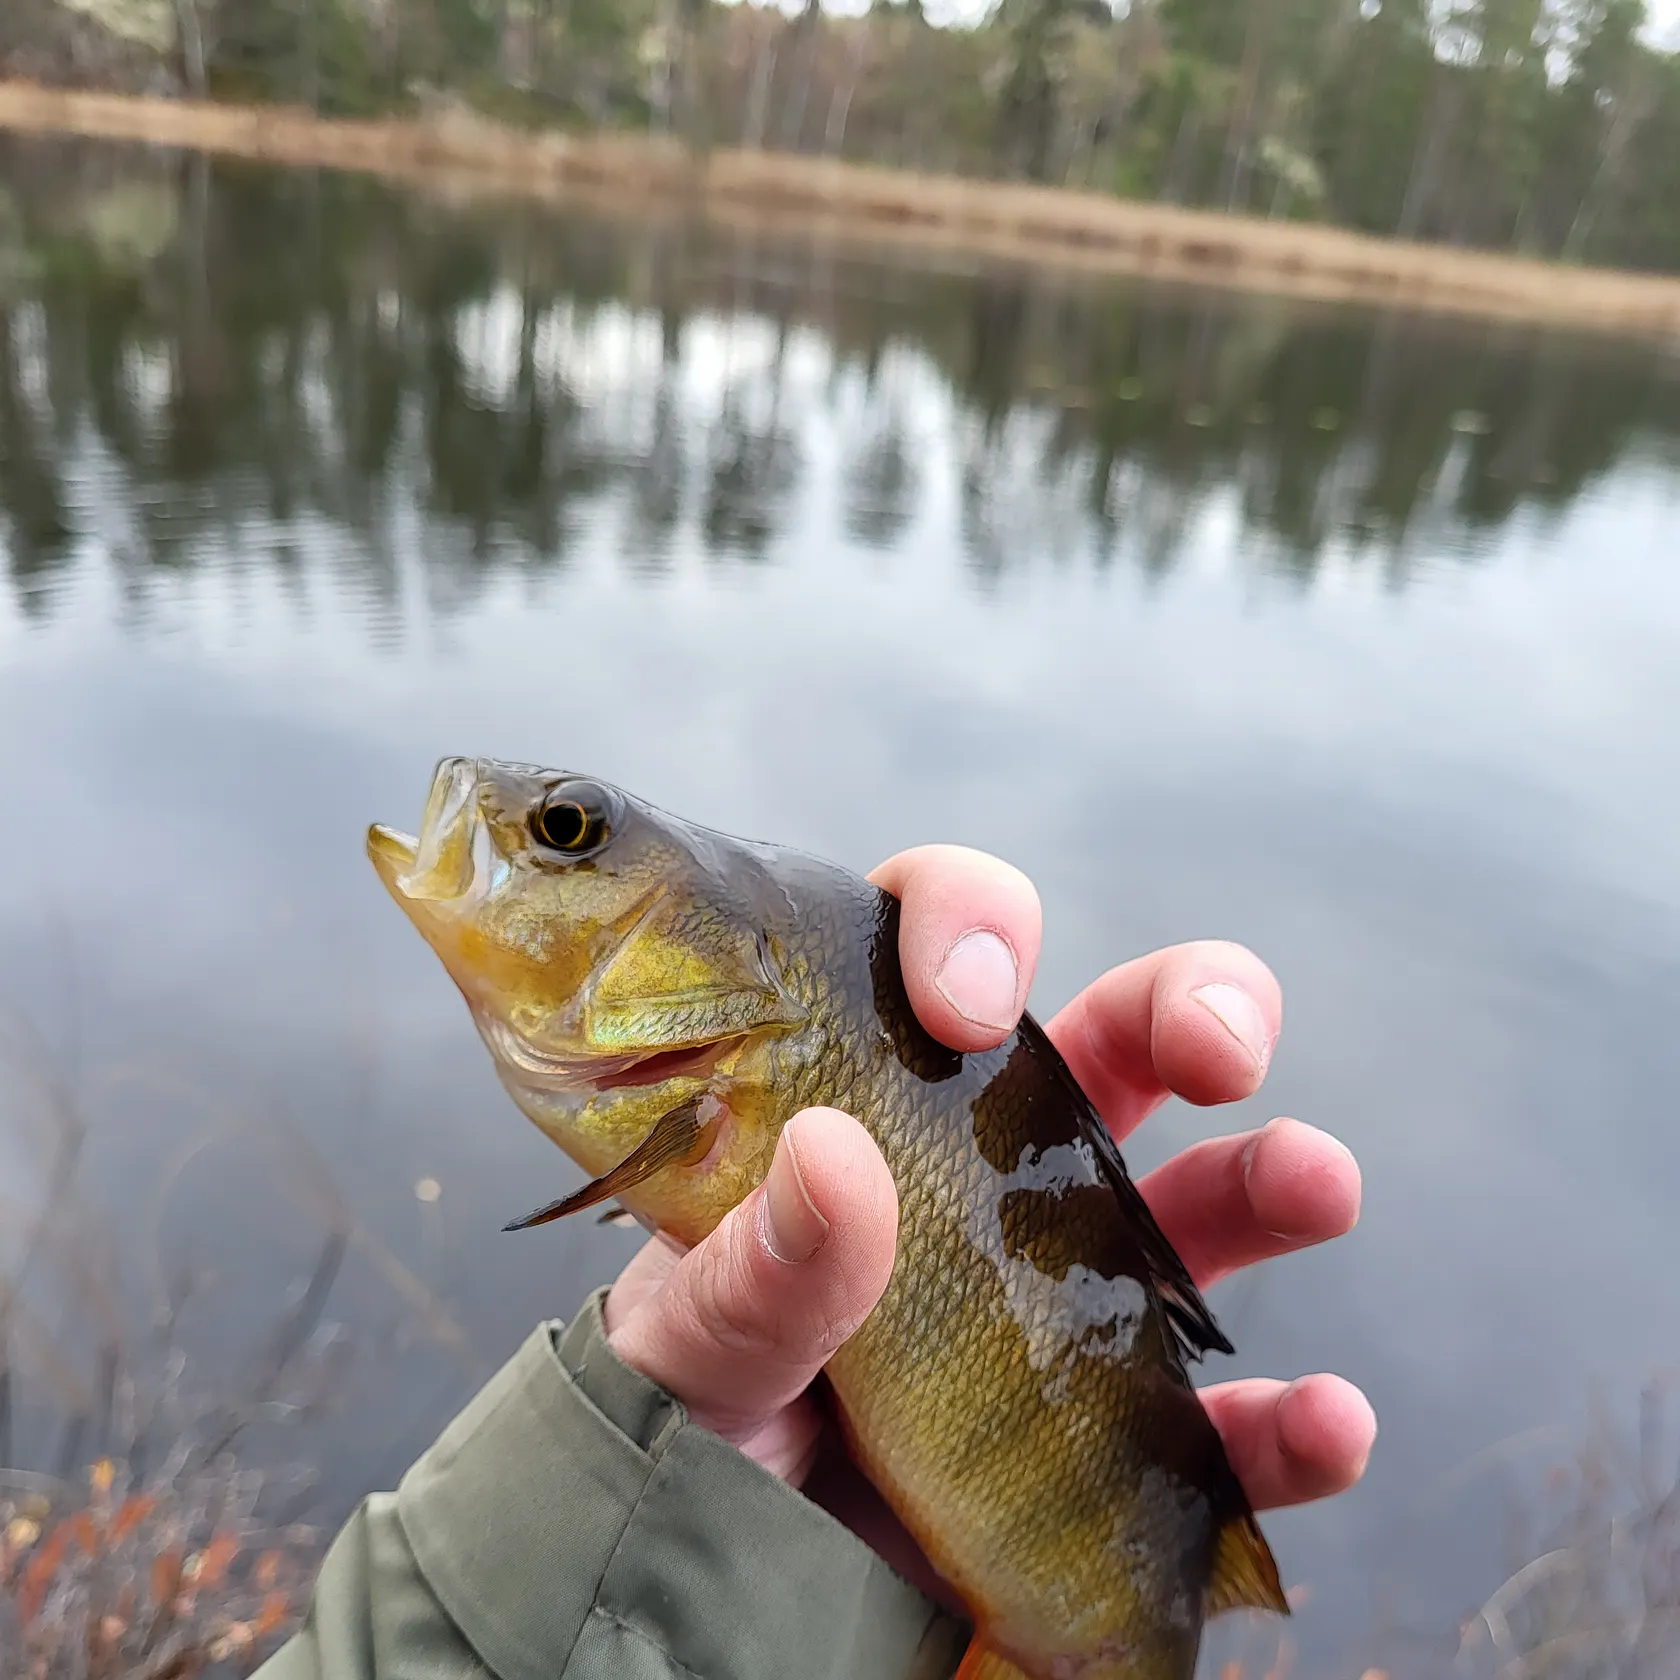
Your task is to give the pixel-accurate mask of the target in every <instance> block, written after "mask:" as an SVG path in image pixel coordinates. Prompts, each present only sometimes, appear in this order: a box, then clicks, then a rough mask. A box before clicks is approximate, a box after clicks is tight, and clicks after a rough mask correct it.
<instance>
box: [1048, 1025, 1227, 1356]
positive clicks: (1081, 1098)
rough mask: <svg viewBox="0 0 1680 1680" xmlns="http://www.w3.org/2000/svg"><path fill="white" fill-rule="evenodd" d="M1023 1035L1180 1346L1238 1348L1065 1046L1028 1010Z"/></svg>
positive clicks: (1193, 1350) (1196, 1351) (1200, 1350)
mask: <svg viewBox="0 0 1680 1680" xmlns="http://www.w3.org/2000/svg"><path fill="white" fill-rule="evenodd" d="M1019 1032H1020V1036H1021V1037H1022V1039H1024V1040H1025V1041H1026V1042H1027V1043H1029V1044H1030V1045H1031V1046H1032V1048H1033V1050H1034V1052H1035V1053H1036V1054H1038V1055H1040V1056H1042V1057H1044V1058H1045V1060H1046V1063H1047V1065H1049V1066H1050V1067H1051V1068H1053V1069H1054V1070H1055V1073H1056V1076H1057V1078H1058V1079H1059V1080H1060V1081H1061V1083H1062V1085H1063V1086H1064V1087H1065V1088H1066V1090H1067V1093H1068V1097H1069V1099H1070V1100H1071V1102H1072V1104H1073V1111H1074V1114H1075V1116H1076V1117H1077V1120H1078V1125H1079V1135H1080V1137H1081V1138H1082V1139H1083V1140H1084V1141H1085V1143H1086V1144H1088V1145H1089V1146H1090V1150H1091V1153H1092V1155H1093V1156H1094V1157H1095V1158H1096V1163H1097V1167H1098V1169H1099V1170H1100V1171H1101V1173H1102V1176H1103V1178H1104V1179H1105V1180H1106V1181H1107V1183H1108V1187H1109V1189H1111V1190H1112V1191H1113V1192H1114V1198H1115V1200H1116V1201H1117V1202H1119V1204H1120V1211H1121V1212H1122V1213H1123V1214H1124V1215H1125V1217H1126V1222H1127V1225H1128V1226H1129V1228H1130V1229H1131V1232H1132V1235H1133V1237H1134V1238H1135V1239H1136V1242H1137V1245H1138V1250H1139V1252H1140V1253H1141V1254H1142V1256H1143V1260H1144V1263H1145V1265H1147V1266H1148V1268H1149V1272H1150V1276H1151V1277H1152V1278H1153V1279H1154V1281H1155V1285H1156V1288H1157V1289H1158V1290H1159V1292H1160V1295H1161V1304H1162V1306H1163V1307H1164V1308H1165V1309H1166V1314H1167V1318H1168V1320H1169V1322H1170V1323H1171V1325H1172V1329H1173V1334H1174V1336H1175V1337H1176V1338H1177V1341H1178V1345H1179V1349H1180V1351H1181V1352H1182V1353H1183V1355H1184V1357H1185V1358H1187V1359H1195V1360H1200V1359H1201V1357H1202V1356H1203V1354H1206V1353H1235V1352H1236V1349H1235V1348H1233V1347H1232V1346H1231V1343H1230V1341H1229V1340H1228V1339H1227V1338H1226V1335H1225V1332H1224V1331H1223V1330H1221V1329H1220V1328H1219V1326H1218V1324H1217V1323H1216V1322H1215V1321H1214V1317H1213V1313H1212V1312H1211V1311H1210V1310H1209V1308H1208V1304H1207V1302H1206V1301H1204V1300H1203V1299H1202V1292H1201V1291H1200V1290H1199V1289H1198V1288H1197V1287H1196V1281H1195V1279H1194V1278H1192V1277H1191V1276H1190V1270H1189V1268H1188V1267H1187V1266H1186V1265H1185V1264H1184V1262H1183V1261H1182V1260H1181V1259H1179V1257H1178V1251H1177V1250H1176V1249H1175V1248H1174V1247H1173V1245H1172V1244H1171V1243H1170V1242H1168V1240H1167V1235H1166V1232H1164V1231H1163V1230H1162V1229H1161V1227H1160V1226H1159V1225H1157V1224H1156V1223H1155V1215H1154V1214H1152V1213H1151V1212H1150V1211H1149V1204H1148V1203H1147V1202H1146V1201H1145V1200H1144V1199H1143V1196H1142V1195H1141V1194H1140V1193H1139V1191H1138V1187H1137V1186H1136V1185H1135V1184H1134V1183H1133V1182H1132V1175H1131V1174H1130V1173H1129V1172H1127V1170H1126V1162H1125V1158H1124V1157H1123V1156H1122V1155H1121V1153H1120V1146H1119V1144H1117V1143H1116V1142H1115V1141H1114V1134H1113V1133H1112V1132H1110V1131H1109V1129H1108V1127H1107V1126H1105V1125H1104V1124H1103V1119H1102V1116H1101V1115H1100V1114H1098V1113H1097V1111H1096V1107H1095V1106H1094V1105H1093V1103H1092V1102H1091V1099H1090V1098H1089V1097H1088V1096H1086V1095H1085V1092H1084V1089H1083V1088H1082V1087H1081V1085H1080V1083H1079V1081H1078V1080H1077V1079H1075V1078H1074V1077H1073V1069H1072V1068H1070V1067H1069V1066H1068V1065H1067V1063H1066V1062H1065V1061H1064V1060H1063V1059H1062V1055H1061V1052H1060V1051H1059V1050H1057V1048H1056V1047H1055V1045H1054V1044H1052V1043H1051V1042H1050V1039H1049V1036H1048V1035H1047V1034H1046V1033H1045V1031H1044V1029H1043V1028H1042V1027H1041V1026H1040V1025H1039V1024H1038V1022H1037V1021H1035V1020H1034V1019H1033V1018H1032V1016H1030V1015H1023V1016H1022V1017H1021V1025H1020V1028H1019Z"/></svg>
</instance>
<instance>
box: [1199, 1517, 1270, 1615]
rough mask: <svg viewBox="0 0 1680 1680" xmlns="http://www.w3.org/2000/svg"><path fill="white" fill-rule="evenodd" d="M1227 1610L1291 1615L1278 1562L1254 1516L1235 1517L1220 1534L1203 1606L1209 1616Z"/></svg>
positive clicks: (1204, 1611)
mask: <svg viewBox="0 0 1680 1680" xmlns="http://www.w3.org/2000/svg"><path fill="white" fill-rule="evenodd" d="M1227 1610H1276V1611H1277V1612H1278V1614H1279V1615H1283V1616H1287V1615H1288V1614H1289V1599H1288V1598H1287V1597H1286V1596H1285V1594H1284V1590H1283V1582H1282V1581H1281V1580H1280V1579H1279V1577H1278V1566H1277V1559H1276V1558H1274V1557H1273V1556H1272V1548H1271V1547H1270V1546H1269V1545H1267V1544H1266V1536H1265V1535H1264V1534H1262V1533H1261V1532H1260V1524H1259V1523H1258V1522H1256V1521H1255V1519H1254V1515H1253V1513H1252V1512H1245V1513H1244V1514H1243V1515H1242V1516H1240V1517H1233V1518H1232V1519H1231V1520H1230V1521H1229V1522H1228V1523H1226V1525H1225V1526H1224V1527H1223V1528H1222V1529H1220V1531H1219V1540H1218V1542H1217V1544H1216V1546H1215V1549H1214V1554H1213V1579H1212V1580H1211V1581H1209V1582H1208V1589H1207V1595H1206V1597H1205V1599H1204V1600H1203V1603H1202V1613H1203V1615H1205V1616H1209V1617H1212V1616H1218V1615H1222V1614H1223V1613H1224V1612H1225V1611H1227Z"/></svg>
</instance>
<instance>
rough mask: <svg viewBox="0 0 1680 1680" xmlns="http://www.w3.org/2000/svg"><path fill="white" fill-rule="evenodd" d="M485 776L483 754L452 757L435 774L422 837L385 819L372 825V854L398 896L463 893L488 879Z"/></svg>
mask: <svg viewBox="0 0 1680 1680" xmlns="http://www.w3.org/2000/svg"><path fill="white" fill-rule="evenodd" d="M479 782H480V765H479V761H478V760H477V759H475V758H446V759H444V760H443V762H442V763H441V764H439V765H438V768H437V774H436V775H435V776H433V778H432V786H431V791H430V793H428V794H427V796H426V810H425V814H424V815H423V816H422V817H421V819H420V834H419V837H418V838H415V837H414V836H412V835H408V834H404V833H402V832H401V831H400V830H398V829H395V828H388V827H386V825H385V824H384V823H375V824H374V825H373V827H372V828H370V829H369V830H368V836H367V851H368V857H369V858H370V859H371V860H372V862H373V866H374V868H375V869H377V870H378V871H379V876H380V879H381V880H383V881H384V883H385V885H386V887H387V888H388V889H389V891H390V892H391V893H392V895H393V896H394V897H396V898H398V899H400V900H403V901H406V902H408V903H417V902H420V903H423V902H427V901H432V902H436V901H439V900H451V899H460V898H464V897H467V896H468V895H469V894H471V893H472V892H473V891H474V889H475V888H476V887H479V886H481V885H482V884H483V883H484V882H485V880H486V878H487V875H488V871H489V866H490V864H491V861H492V860H491V857H490V849H491V848H490V834H489V830H488V828H487V827H486V826H485V823H484V817H483V813H482V812H481V811H480V809H479V803H478V789H479Z"/></svg>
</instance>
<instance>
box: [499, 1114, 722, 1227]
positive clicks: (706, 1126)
mask: <svg viewBox="0 0 1680 1680" xmlns="http://www.w3.org/2000/svg"><path fill="white" fill-rule="evenodd" d="M702 1110H710V1111H711V1112H710V1114H709V1115H708V1117H707V1118H705V1119H702V1118H701V1114H702ZM716 1110H717V1105H716V1104H715V1103H710V1102H708V1101H707V1093H706V1092H701V1093H700V1095H699V1096H696V1097H690V1098H689V1100H688V1101H687V1102H685V1103H681V1104H679V1105H678V1106H677V1107H676V1108H673V1109H672V1110H671V1111H670V1113H669V1114H664V1115H661V1116H660V1117H659V1119H658V1120H656V1121H655V1122H654V1125H653V1130H652V1131H650V1132H649V1133H648V1135H647V1136H646V1137H645V1138H643V1139H642V1141H641V1142H640V1143H638V1144H637V1145H636V1147H635V1148H634V1149H632V1150H631V1151H630V1153H629V1154H628V1155H626V1156H625V1157H624V1159H623V1160H622V1161H620V1162H619V1163H618V1165H617V1166H616V1167H614V1168H613V1169H612V1171H611V1172H608V1173H603V1174H602V1175H601V1177H600V1178H597V1179H595V1180H594V1181H593V1182H592V1183H590V1184H586V1185H584V1187H583V1188H582V1189H581V1190H574V1191H573V1192H572V1194H571V1195H569V1196H563V1197H562V1198H561V1199H560V1200H559V1201H557V1202H550V1203H549V1204H548V1205H547V1207H540V1208H538V1209H537V1211H536V1212H535V1213H528V1214H526V1215H525V1217H524V1218H523V1219H515V1220H514V1221H513V1222H512V1223H511V1224H508V1225H504V1226H503V1227H502V1229H503V1230H504V1231H528V1230H530V1229H531V1228H532V1226H534V1225H547V1224H549V1223H550V1222H551V1221H552V1220H555V1219H564V1218H565V1217H566V1215H567V1214H568V1213H581V1212H582V1211H583V1209H585V1208H588V1207H594V1206H595V1205H596V1204H597V1203H598V1202H604V1201H608V1200H610V1199H611V1198H612V1197H614V1196H618V1195H622V1194H623V1193H624V1192H625V1191H626V1190H633V1189H634V1188H635V1187H636V1186H637V1185H638V1184H642V1183H644V1182H645V1181H646V1180H648V1179H650V1178H652V1177H653V1175H654V1174H655V1173H657V1172H662V1171H663V1170H664V1169H665V1168H666V1167H670V1166H679V1165H684V1164H688V1163H691V1162H694V1161H698V1160H700V1159H701V1158H702V1157H703V1156H704V1155H705V1153H706V1151H707V1150H708V1149H710V1148H711V1146H712V1140H713V1138H715V1137H716V1136H717V1125H718V1115H717V1112H716Z"/></svg>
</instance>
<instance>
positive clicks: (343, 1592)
mask: <svg viewBox="0 0 1680 1680" xmlns="http://www.w3.org/2000/svg"><path fill="white" fill-rule="evenodd" d="M601 1299H602V1297H601V1295H596V1296H593V1297H591V1299H590V1300H589V1302H588V1303H587V1305H586V1306H585V1307H584V1310H583V1311H582V1312H581V1313H580V1314H579V1315H578V1317H577V1318H576V1319H575V1320H574V1321H573V1323H572V1324H571V1325H570V1326H569V1327H566V1328H564V1329H562V1327H560V1326H559V1325H555V1324H549V1325H544V1326H542V1327H541V1328H540V1329H538V1330H537V1331H536V1332H535V1333H534V1334H533V1335H532V1336H531V1337H530V1339H529V1340H528V1341H527V1342H526V1343H525V1345H524V1346H523V1347H522V1348H521V1349H520V1350H519V1352H518V1353H517V1354H516V1355H515V1356H514V1357H513V1359H511V1360H510V1361H509V1362H508V1364H507V1365H506V1366H504V1367H503V1368H502V1370H501V1371H500V1372H498V1373H497V1375H496V1376H494V1377H493V1378H492V1379H491V1380H490V1382H489V1383H488V1384H487V1385H486V1386H485V1387H484V1389H483V1390H482V1391H481V1392H480V1393H479V1394H478V1395H477V1396H476V1397H475V1398H474V1399H473V1400H472V1401H471V1402H470V1403H469V1404H468V1406H467V1407H466V1409H465V1410H464V1411H463V1412H462V1413H461V1415H460V1416H459V1417H458V1418H456V1420H455V1421H454V1422H453V1423H452V1424H451V1425H450V1426H449V1428H448V1429H447V1430H445V1431H444V1433H443V1435H442V1436H441V1437H440V1438H439V1439H438V1441H437V1442H436V1444H435V1445H434V1446H432V1447H431V1448H430V1449H429V1450H428V1451H427V1452H426V1454H425V1455H424V1456H423V1457H422V1458H421V1459H420V1460H419V1462H418V1463H417V1464H415V1466H414V1467H413V1468H412V1469H411V1470H410V1471H409V1472H408V1474H407V1475H406V1476H405V1477H404V1478H403V1480H402V1483H401V1485H400V1486H399V1488H398V1490H397V1492H396V1493H395V1494H394V1495H393V1494H376V1495H374V1496H373V1497H372V1498H370V1499H368V1500H367V1501H366V1502H365V1503H364V1504H363V1505H362V1506H361V1507H360V1508H359V1510H358V1511H357V1512H356V1514H355V1516H354V1517H352V1519H351V1520H350V1522H349V1523H348V1524H347V1525H346V1526H345V1528H344V1530H343V1531H342V1532H341V1533H340V1534H339V1536H338V1538H337V1540H336V1541H335V1542H334V1543H333V1546H332V1548H331V1550H330V1551H329V1552H328V1554H327V1557H326V1561H325V1562H324V1564H323V1565H322V1568H321V1573H320V1577H319V1580H318V1581H317V1583H316V1588H315V1595H314V1599H313V1602H312V1604H311V1607H310V1611H309V1615H308V1619H307V1620H306V1622H305V1623H304V1625H303V1627H302V1628H301V1629H300V1630H299V1632H298V1633H297V1634H296V1635H295V1636H294V1637H293V1638H292V1639H291V1640H290V1642H289V1643H287V1644H286V1645H285V1646H283V1647H282V1648H281V1649H280V1650H279V1651H278V1652H276V1653H275V1655H274V1656H273V1657H271V1658H270V1659H269V1660H268V1661H267V1662H266V1663H265V1664H264V1665H263V1666H262V1668H261V1669H259V1670H258V1680H477V1677H479V1676H485V1675H493V1676H495V1680H673V1677H682V1680H865V1677H867V1680H945V1677H947V1676H949V1675H950V1674H951V1673H952V1672H953V1671H954V1670H955V1668H956V1665H957V1662H958V1659H959V1657H960V1654H961V1651H962V1647H963V1644H964V1642H965V1638H966V1632H967V1630H966V1629H965V1628H964V1627H963V1626H962V1624H960V1623H959V1622H957V1621H955V1620H954V1619H952V1618H951V1617H949V1616H947V1615H946V1614H945V1613H944V1612H943V1611H941V1610H940V1609H938V1608H937V1607H936V1606H935V1605H934V1604H933V1603H932V1602H931V1601H930V1600H929V1599H927V1598H926V1597H924V1596H923V1595H922V1594H921V1593H920V1592H918V1591H917V1590H916V1589H915V1588H913V1587H912V1586H910V1585H909V1584H908V1583H907V1582H905V1581H904V1580H903V1579H902V1578H901V1577H900V1576H899V1575H897V1574H896V1573H895V1572H894V1571H893V1570H892V1569H890V1568H889V1567H888V1566H887V1565H886V1564H885V1563H883V1562H882V1561H881V1560H880V1559H879V1558H877V1557H876V1555H875V1554H874V1553H873V1552H872V1551H870V1550H869V1548H868V1547H867V1546H865V1545H864V1544H863V1543H862V1542H861V1541H859V1540H858V1539H857V1538H856V1537H855V1536H854V1535H852V1534H851V1533H849V1532H848V1531H847V1530H846V1529H845V1528H843V1527H842V1526H841V1525H840V1524H839V1523H837V1522H836V1521H835V1520H834V1519H833V1518H832V1517H830V1516H829V1515H828V1514H827V1513H826V1512H824V1511H823V1510H821V1509H820V1508H819V1507H817V1506H816V1505H813V1504H812V1503H811V1502H810V1501H809V1500H807V1499H805V1498H804V1497H803V1496H802V1495H800V1494H798V1493H796V1492H795V1491H794V1490H793V1489H791V1488H789V1487H788V1486H787V1485H786V1484H785V1483H783V1482H781V1481H778V1480H777V1479H776V1478H775V1477H774V1476H772V1475H770V1474H769V1473H768V1472H767V1471H765V1470H763V1469H762V1468H760V1466H758V1465H756V1464H754V1463H753V1462H752V1461H751V1460H750V1459H748V1458H746V1457H745V1456H744V1455H742V1454H741V1453H739V1452H737V1451H736V1450H735V1449H734V1448H733V1447H731V1446H729V1445H728V1444H727V1443H726V1442H724V1441H722V1440H720V1439H719V1438H718V1437H717V1436H715V1435H712V1434H709V1433H708V1432H707V1431H705V1430H703V1429H701V1428H699V1427H698V1426H697V1425H695V1424H693V1423H690V1422H689V1420H688V1416H687V1413H686V1412H685V1410H684V1409H683V1407H682V1406H681V1405H680V1404H679V1403H678V1402H677V1401H676V1400H674V1399H673V1398H672V1397H671V1396H670V1395H669V1394H668V1393H666V1392H665V1391H664V1390H663V1389H661V1388H659V1387H657V1386H656V1385H655V1384H653V1383H651V1382H649V1381H648V1380H647V1379H646V1378H645V1377H642V1376H640V1375H639V1374H638V1373H636V1372H634V1371H632V1370H630V1368H629V1367H628V1366H626V1365H624V1364H623V1363H622V1362H621V1361H620V1360H619V1359H618V1358H617V1357H616V1356H615V1355H614V1353H613V1352H612V1350H611V1348H610V1347H609V1346H608V1344H607V1340H606V1333H605V1329H604V1326H603V1324H602V1320H601Z"/></svg>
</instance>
